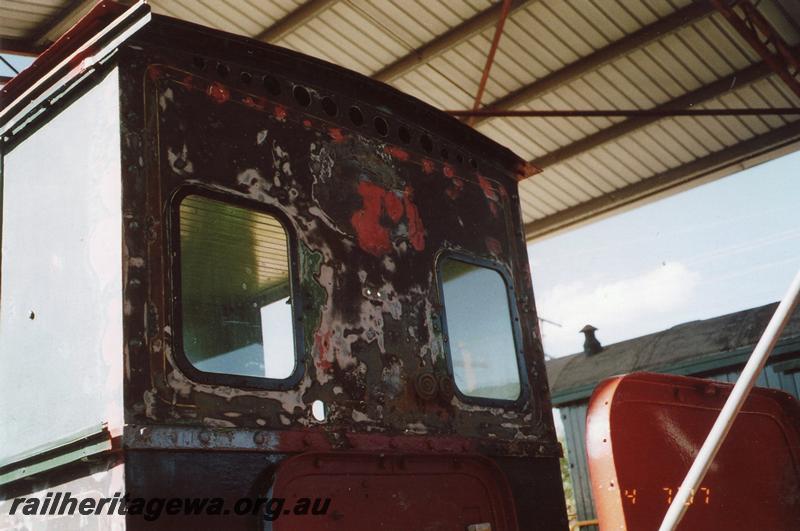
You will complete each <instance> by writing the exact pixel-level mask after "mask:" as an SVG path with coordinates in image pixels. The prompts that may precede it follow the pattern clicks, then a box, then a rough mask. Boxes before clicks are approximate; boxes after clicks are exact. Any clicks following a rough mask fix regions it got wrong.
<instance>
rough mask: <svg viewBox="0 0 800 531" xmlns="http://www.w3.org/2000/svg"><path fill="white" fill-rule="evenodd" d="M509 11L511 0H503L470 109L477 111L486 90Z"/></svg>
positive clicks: (470, 121)
mask: <svg viewBox="0 0 800 531" xmlns="http://www.w3.org/2000/svg"><path fill="white" fill-rule="evenodd" d="M510 11H511V0H503V10H502V11H501V12H500V18H499V19H497V26H496V27H495V30H494V38H493V39H492V47H491V48H489V54H488V55H487V56H486V66H484V67H483V74H482V75H481V83H480V85H478V93H477V94H476V95H475V103H474V104H473V105H472V110H473V111H477V110H478V108H479V107H480V106H481V99H483V92H484V90H486V82H487V81H488V80H489V71H490V70H491V69H492V63H494V54H495V53H496V52H497V46H498V45H499V44H500V37H501V36H502V35H503V26H505V23H506V18H508V13H509V12H510ZM474 121H475V117H474V116H473V117H470V119H469V120H468V122H467V123H469V124H470V125H472V124H473V122H474Z"/></svg>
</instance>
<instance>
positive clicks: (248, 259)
mask: <svg viewBox="0 0 800 531" xmlns="http://www.w3.org/2000/svg"><path fill="white" fill-rule="evenodd" d="M178 217H179V220H178V225H179V232H180V234H179V242H180V244H179V250H180V255H179V262H180V314H181V339H182V347H183V353H184V355H185V357H186V359H187V360H188V361H189V363H191V365H192V366H193V367H194V368H196V369H198V370H199V371H202V372H205V373H217V374H226V375H236V376H248V377H256V378H268V379H286V378H288V377H289V376H290V375H292V374H293V373H294V372H295V369H296V367H297V358H296V355H295V334H294V331H293V326H292V323H293V319H292V293H291V288H292V286H291V281H290V261H289V246H288V239H287V233H286V230H285V228H284V226H283V225H282V223H281V222H280V220H279V219H278V218H277V217H275V216H273V215H270V214H268V213H265V212H261V211H256V210H253V209H249V208H244V207H241V206H238V205H233V204H229V203H226V202H223V201H219V200H216V199H211V198H208V197H205V196H202V195H187V196H186V197H184V198H183V199H182V200H181V202H180V205H179V212H178Z"/></svg>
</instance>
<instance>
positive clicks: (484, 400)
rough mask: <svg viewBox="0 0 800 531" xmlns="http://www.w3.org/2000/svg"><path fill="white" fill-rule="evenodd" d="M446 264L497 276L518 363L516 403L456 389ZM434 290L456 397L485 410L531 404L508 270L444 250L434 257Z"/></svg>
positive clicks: (520, 331)
mask: <svg viewBox="0 0 800 531" xmlns="http://www.w3.org/2000/svg"><path fill="white" fill-rule="evenodd" d="M445 260H456V261H459V262H463V263H466V264H469V265H473V266H478V267H482V268H484V269H488V270H490V271H493V272H495V273H497V274H499V275H500V278H501V279H502V281H503V284H504V286H505V291H506V301H507V303H508V313H509V318H510V319H511V322H510V323H509V324H510V325H511V335H512V340H513V343H514V359H515V360H516V362H517V375H518V377H519V396H518V397H517V398H516V399H513V400H510V399H504V398H491V397H482V396H474V395H468V394H465V393H464V392H463V391H462V390H461V389H460V388H459V386H458V383H457V382H456V379H455V371H454V369H453V354H452V352H451V350H450V344H451V341H449V338H450V332H449V329H448V326H447V303H446V301H445V296H444V275H443V274H442V263H443V262H444V261H445ZM435 276H436V286H437V290H438V293H437V295H438V298H439V320H440V321H441V329H442V338H443V341H442V343H443V347H444V349H443V350H444V354H445V359H446V361H447V374H448V376H449V377H450V378H451V379H452V381H453V390H454V393H455V396H456V397H457V398H458V399H459V400H460V401H461V402H464V403H466V404H474V405H479V406H488V407H502V408H507V409H508V408H511V409H518V410H519V409H523V408H525V406H526V405H528V404H529V402H530V400H531V392H530V383H529V379H528V364H527V362H526V359H525V348H524V343H523V338H522V326H521V318H520V315H519V311H518V309H517V304H516V296H515V290H514V282H513V278H512V276H511V273H510V272H509V270H508V268H507V266H506V265H505V264H503V263H501V262H497V261H495V260H490V259H487V258H482V257H478V256H476V255H473V254H471V253H468V252H465V251H462V250H445V251H442V252H440V253H439V254H438V256H437V257H436V274H435Z"/></svg>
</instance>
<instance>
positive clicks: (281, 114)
mask: <svg viewBox="0 0 800 531" xmlns="http://www.w3.org/2000/svg"><path fill="white" fill-rule="evenodd" d="M286 114H287V113H286V107H284V106H283V105H276V106H275V109H274V110H273V111H272V115H273V116H274V117H275V119H276V120H278V121H279V122H285V121H286Z"/></svg>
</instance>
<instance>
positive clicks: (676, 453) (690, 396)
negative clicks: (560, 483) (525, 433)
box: [586, 373, 800, 530]
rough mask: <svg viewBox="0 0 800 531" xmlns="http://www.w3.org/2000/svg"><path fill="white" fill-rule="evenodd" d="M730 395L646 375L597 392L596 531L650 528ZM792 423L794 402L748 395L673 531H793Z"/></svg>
mask: <svg viewBox="0 0 800 531" xmlns="http://www.w3.org/2000/svg"><path fill="white" fill-rule="evenodd" d="M731 388H732V385H730V384H724V383H717V382H712V381H709V380H703V379H699V378H689V377H684V376H672V375H663V374H654V373H634V374H630V375H627V376H621V377H615V378H611V379H608V380H605V381H604V382H603V383H601V384H600V385H599V386H598V388H597V390H596V391H595V393H594V394H593V396H592V400H591V403H590V406H589V413H588V416H587V423H586V427H587V429H586V439H587V453H588V457H589V468H590V472H591V476H592V492H593V495H594V498H595V502H596V504H597V513H598V517H599V520H600V522H602V523H603V526H604V528H605V527H607V528H609V529H632V530H633V529H655V528H656V527H658V524H659V523H660V522H661V520H662V518H663V516H664V514H665V513H666V511H667V508H668V506H669V503H670V502H671V500H672V498H673V497H674V495H675V493H676V491H677V488H678V487H679V486H680V484H681V480H682V479H683V476H684V474H685V473H686V470H688V468H689V466H690V465H691V463H692V460H693V459H694V456H695V455H696V453H697V452H698V450H699V449H700V446H701V445H702V443H703V440H704V439H705V436H706V434H707V433H708V430H709V429H710V428H711V425H712V424H713V423H714V420H715V418H716V416H717V414H718V412H719V410H720V408H721V407H722V405H723V404H724V402H725V399H726V398H727V395H728V394H729V393H730V390H731ZM799 426H800V406H798V403H797V401H796V400H794V398H793V397H791V396H790V395H788V394H786V393H782V392H780V391H774V390H771V389H763V388H755V389H753V392H752V394H751V395H750V397H749V398H748V400H747V402H746V403H745V405H744V407H743V409H742V411H741V413H740V414H739V416H738V417H737V419H736V423H735V424H734V426H733V428H732V431H731V433H730V434H729V436H728V439H727V440H726V441H725V444H724V446H723V447H722V448H721V450H720V452H719V454H718V455H717V457H716V459H715V461H714V463H713V464H712V465H711V469H710V470H709V473H708V475H707V476H706V478H705V479H704V481H703V483H702V484H701V486H700V488H699V489H698V491H697V492H696V493H694V496H693V497H692V498H691V501H690V503H691V505H690V506H689V508H688V510H687V512H686V515H685V517H684V520H683V522H682V523H681V529H742V530H745V529H792V528H793V527H794V526H795V525H796V524H797V522H798V521H799V520H800V495H798V494H799V493H800V453H799V452H798V449H800V431H798V427H799ZM754 440H757V441H758V442H757V448H754V446H753V443H754ZM643 464H646V466H642V465H643Z"/></svg>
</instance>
